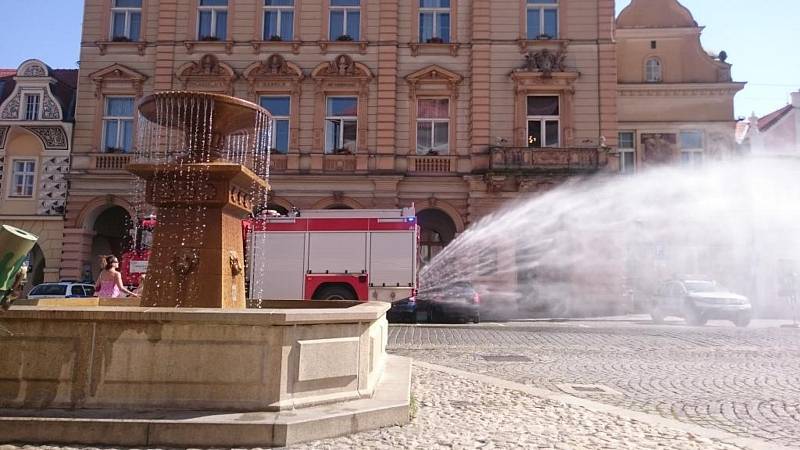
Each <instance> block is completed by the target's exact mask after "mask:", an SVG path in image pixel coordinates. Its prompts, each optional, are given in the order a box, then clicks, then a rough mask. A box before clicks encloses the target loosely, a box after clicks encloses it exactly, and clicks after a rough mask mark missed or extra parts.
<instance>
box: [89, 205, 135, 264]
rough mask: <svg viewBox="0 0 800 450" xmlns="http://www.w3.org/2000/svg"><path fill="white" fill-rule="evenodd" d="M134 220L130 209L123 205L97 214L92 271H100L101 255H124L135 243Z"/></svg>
mask: <svg viewBox="0 0 800 450" xmlns="http://www.w3.org/2000/svg"><path fill="white" fill-rule="evenodd" d="M132 229H133V222H132V221H131V216H130V214H128V211H127V210H126V209H125V208H123V207H121V206H112V207H110V208H108V209H106V210H105V211H103V212H102V213H100V215H98V216H97V219H95V221H94V227H93V228H92V231H94V233H95V234H94V238H93V239H92V273H93V274H94V275H95V276H96V275H97V274H98V273H100V260H99V256H100V255H115V256H117V257H120V256H122V253H124V252H125V251H127V250H129V249H130V248H131V246H132V244H133V238H132V236H131V230H132Z"/></svg>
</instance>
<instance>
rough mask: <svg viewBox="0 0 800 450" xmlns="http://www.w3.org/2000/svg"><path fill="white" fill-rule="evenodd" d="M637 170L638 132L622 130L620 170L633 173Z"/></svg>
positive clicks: (620, 136) (620, 138)
mask: <svg viewBox="0 0 800 450" xmlns="http://www.w3.org/2000/svg"><path fill="white" fill-rule="evenodd" d="M635 170H636V133H634V132H633V131H621V132H620V133H619V171H620V173H633V172H634V171H635Z"/></svg>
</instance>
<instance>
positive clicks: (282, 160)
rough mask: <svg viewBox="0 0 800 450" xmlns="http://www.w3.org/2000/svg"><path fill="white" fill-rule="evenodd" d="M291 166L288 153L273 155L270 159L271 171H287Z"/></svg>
mask: <svg viewBox="0 0 800 450" xmlns="http://www.w3.org/2000/svg"><path fill="white" fill-rule="evenodd" d="M288 167H289V161H288V159H287V157H286V155H272V158H270V160H269V171H270V172H286V169H288Z"/></svg>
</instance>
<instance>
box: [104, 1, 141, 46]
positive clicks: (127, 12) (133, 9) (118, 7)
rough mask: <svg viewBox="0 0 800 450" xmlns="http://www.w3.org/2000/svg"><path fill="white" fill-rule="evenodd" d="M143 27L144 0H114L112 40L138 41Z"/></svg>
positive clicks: (112, 8)
mask: <svg viewBox="0 0 800 450" xmlns="http://www.w3.org/2000/svg"><path fill="white" fill-rule="evenodd" d="M141 28H142V0H113V4H112V7H111V40H112V41H119V40H129V41H138V40H139V37H140V35H141Z"/></svg>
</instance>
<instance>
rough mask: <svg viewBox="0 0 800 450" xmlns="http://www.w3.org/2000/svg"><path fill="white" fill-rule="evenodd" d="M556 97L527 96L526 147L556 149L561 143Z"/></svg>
mask: <svg viewBox="0 0 800 450" xmlns="http://www.w3.org/2000/svg"><path fill="white" fill-rule="evenodd" d="M559 109H560V108H559V98H558V96H557V95H530V96H528V147H536V148H538V147H558V146H559V145H560V143H561V125H560V117H559Z"/></svg>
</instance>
